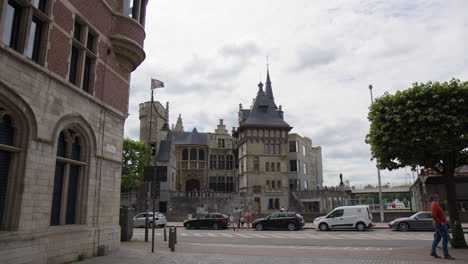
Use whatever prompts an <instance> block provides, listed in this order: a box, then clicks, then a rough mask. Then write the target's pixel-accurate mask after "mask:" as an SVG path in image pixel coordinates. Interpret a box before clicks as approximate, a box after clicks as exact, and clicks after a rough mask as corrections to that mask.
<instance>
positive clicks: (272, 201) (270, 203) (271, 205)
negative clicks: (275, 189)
mask: <svg viewBox="0 0 468 264" xmlns="http://www.w3.org/2000/svg"><path fill="white" fill-rule="evenodd" d="M268 209H269V210H271V209H274V200H273V198H270V199H268Z"/></svg>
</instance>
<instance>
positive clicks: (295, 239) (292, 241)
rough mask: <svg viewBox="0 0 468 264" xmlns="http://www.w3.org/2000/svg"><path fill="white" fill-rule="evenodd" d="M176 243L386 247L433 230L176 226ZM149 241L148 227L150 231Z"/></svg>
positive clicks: (137, 236) (138, 232) (419, 242)
mask: <svg viewBox="0 0 468 264" xmlns="http://www.w3.org/2000/svg"><path fill="white" fill-rule="evenodd" d="M177 234H178V236H177V239H178V241H179V242H183V243H189V244H203V243H205V244H207V245H208V244H214V245H222V244H229V245H236V244H238V245H268V246H288V247H310V246H313V247H331V248H335V247H338V248H350V247H358V248H368V249H375V250H385V249H389V248H400V247H420V246H429V245H430V244H431V241H432V239H433V233H432V232H398V231H392V230H389V229H375V230H367V231H364V232H358V231H354V230H349V231H327V232H322V231H316V230H311V229H303V230H299V231H254V230H242V231H232V230H200V229H191V230H187V229H185V228H178V229H177ZM149 235H150V240H151V230H150V233H149ZM155 236H156V241H162V240H163V230H162V229H156V235H155ZM133 239H134V240H137V241H143V240H144V228H135V229H134V234H133Z"/></svg>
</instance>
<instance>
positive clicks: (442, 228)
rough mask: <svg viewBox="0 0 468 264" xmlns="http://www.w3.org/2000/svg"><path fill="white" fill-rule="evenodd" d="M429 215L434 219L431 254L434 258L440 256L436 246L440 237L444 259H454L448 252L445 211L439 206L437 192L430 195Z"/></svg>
mask: <svg viewBox="0 0 468 264" xmlns="http://www.w3.org/2000/svg"><path fill="white" fill-rule="evenodd" d="M431 200H432V203H431V215H432V220H433V221H434V231H435V234H434V241H433V242H432V248H431V256H433V257H434V258H440V256H439V255H437V252H436V248H437V245H439V242H440V240H441V239H442V250H443V251H444V258H445V259H455V258H454V257H452V256H450V255H449V253H448V248H447V246H448V228H447V218H446V217H445V213H444V211H443V210H442V208H441V207H440V197H439V195H437V194H433V195H432V196H431Z"/></svg>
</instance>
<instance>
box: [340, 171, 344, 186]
mask: <svg viewBox="0 0 468 264" xmlns="http://www.w3.org/2000/svg"><path fill="white" fill-rule="evenodd" d="M343 185H344V184H343V174H341V173H340V186H343Z"/></svg>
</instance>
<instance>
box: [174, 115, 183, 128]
mask: <svg viewBox="0 0 468 264" xmlns="http://www.w3.org/2000/svg"><path fill="white" fill-rule="evenodd" d="M175 131H177V132H184V124H183V122H182V116H181V114H179V117H178V118H177V123H176V126H175Z"/></svg>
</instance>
